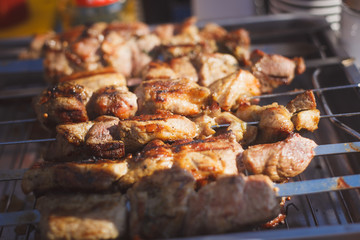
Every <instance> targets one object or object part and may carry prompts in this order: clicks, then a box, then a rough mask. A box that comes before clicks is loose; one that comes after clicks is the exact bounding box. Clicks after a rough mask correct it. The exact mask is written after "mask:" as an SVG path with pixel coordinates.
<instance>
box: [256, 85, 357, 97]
mask: <svg viewBox="0 0 360 240" xmlns="http://www.w3.org/2000/svg"><path fill="white" fill-rule="evenodd" d="M358 87H360V83H356V84H350V85H345V86H336V87H326V88H313V89H308V90H299V91H293V92H283V93H273V94H264V95H260V96H254V97H251V98H250V99H263V98H273V97H281V96H292V95H297V94H301V93H304V92H306V91H312V92H323V91H330V90H341V89H348V88H358Z"/></svg>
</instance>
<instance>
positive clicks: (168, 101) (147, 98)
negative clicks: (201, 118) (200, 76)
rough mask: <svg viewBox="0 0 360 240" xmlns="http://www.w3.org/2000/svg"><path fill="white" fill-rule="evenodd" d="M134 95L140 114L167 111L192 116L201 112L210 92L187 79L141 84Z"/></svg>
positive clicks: (162, 80)
mask: <svg viewBox="0 0 360 240" xmlns="http://www.w3.org/2000/svg"><path fill="white" fill-rule="evenodd" d="M135 94H136V96H137V97H138V106H139V112H140V113H143V114H149V113H150V114H151V113H155V112H156V111H157V110H167V111H170V112H172V113H174V114H181V115H184V116H193V115H196V114H199V113H201V111H202V110H203V108H204V106H205V105H206V103H207V101H208V97H209V95H210V90H209V89H207V88H205V87H201V86H199V85H198V84H196V83H194V82H193V81H191V80H189V79H174V80H171V81H169V80H165V79H157V80H149V81H145V82H142V83H141V85H140V86H139V87H137V88H136V90H135Z"/></svg>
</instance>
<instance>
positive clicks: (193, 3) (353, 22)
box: [0, 0, 360, 56]
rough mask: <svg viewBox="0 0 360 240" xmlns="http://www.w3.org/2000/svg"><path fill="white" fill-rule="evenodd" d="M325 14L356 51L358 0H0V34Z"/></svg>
mask: <svg viewBox="0 0 360 240" xmlns="http://www.w3.org/2000/svg"><path fill="white" fill-rule="evenodd" d="M295 12H301V13H308V14H313V15H318V16H323V17H324V18H326V20H327V21H328V22H329V24H330V26H331V28H332V29H333V30H334V31H335V32H336V33H338V34H339V36H340V38H341V40H342V42H343V43H344V45H345V48H346V49H347V50H348V51H349V52H351V53H352V55H357V56H360V48H359V47H358V44H357V43H358V42H359V41H360V33H359V31H360V1H359V0H241V1H239V0H221V1H220V0H151V1H150V0H0V38H14V37H26V36H31V35H34V34H42V33H46V32H49V31H62V30H64V29H68V28H69V27H71V26H74V25H78V24H87V23H91V22H96V21H106V22H110V21H114V20H115V21H143V22H145V23H148V24H160V23H167V22H180V21H183V20H184V19H185V18H187V17H189V16H196V17H197V18H198V20H199V21H216V20H219V19H238V18H244V17H250V16H258V15H266V14H283V13H295Z"/></svg>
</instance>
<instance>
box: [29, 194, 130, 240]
mask: <svg viewBox="0 0 360 240" xmlns="http://www.w3.org/2000/svg"><path fill="white" fill-rule="evenodd" d="M125 204H126V198H125V196H122V195H121V194H118V193H116V194H101V195H100V194H79V193H75V194H74V193H71V194H49V195H46V196H42V197H40V198H39V199H38V200H37V205H36V208H37V209H39V211H40V214H41V220H40V226H39V228H40V234H41V238H42V239H74V240H75V239H79V240H80V239H94V240H95V239H115V238H119V237H122V236H124V235H125V233H126V230H127V229H126V228H127V220H126V219H127V210H126V205H125Z"/></svg>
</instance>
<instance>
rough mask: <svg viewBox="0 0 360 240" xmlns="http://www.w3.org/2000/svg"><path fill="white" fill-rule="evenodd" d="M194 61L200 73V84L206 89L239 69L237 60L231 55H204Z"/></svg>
mask: <svg viewBox="0 0 360 240" xmlns="http://www.w3.org/2000/svg"><path fill="white" fill-rule="evenodd" d="M194 61H195V66H196V68H197V69H198V72H199V73H198V74H199V84H200V85H202V86H206V87H207V86H209V85H211V84H212V83H213V82H215V81H216V80H218V79H221V78H224V77H226V76H228V75H229V74H231V73H233V72H235V71H236V70H237V69H238V68H239V64H238V62H237V60H236V58H234V57H233V56H232V55H230V54H223V53H203V54H200V55H199V56H198V57H197V58H195V60H194Z"/></svg>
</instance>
